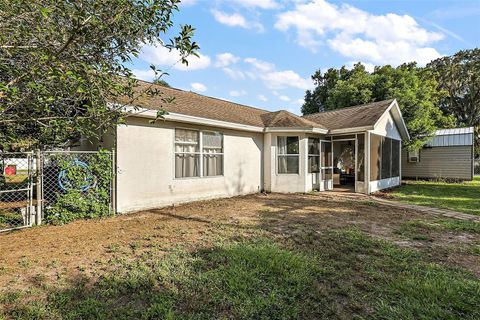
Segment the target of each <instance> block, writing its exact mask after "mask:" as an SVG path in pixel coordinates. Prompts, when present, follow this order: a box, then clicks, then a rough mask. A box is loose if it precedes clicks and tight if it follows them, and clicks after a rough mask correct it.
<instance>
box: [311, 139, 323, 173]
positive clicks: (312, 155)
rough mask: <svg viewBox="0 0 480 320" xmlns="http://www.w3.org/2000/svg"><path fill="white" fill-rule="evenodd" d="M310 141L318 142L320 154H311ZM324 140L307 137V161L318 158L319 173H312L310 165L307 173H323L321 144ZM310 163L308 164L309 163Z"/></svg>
mask: <svg viewBox="0 0 480 320" xmlns="http://www.w3.org/2000/svg"><path fill="white" fill-rule="evenodd" d="M310 139H312V140H314V139H316V140H318V145H317V148H318V154H314V153H310ZM321 141H322V139H320V137H307V160H308V159H310V157H316V158H318V172H310V165H309V166H308V168H307V173H321V171H322V162H321V161H322V159H321V154H322V150H321V147H322V146H321V145H322V143H321ZM307 163H308V162H307Z"/></svg>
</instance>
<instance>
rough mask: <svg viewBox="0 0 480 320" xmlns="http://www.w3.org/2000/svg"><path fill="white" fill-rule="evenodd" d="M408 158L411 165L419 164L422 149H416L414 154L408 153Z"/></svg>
mask: <svg viewBox="0 0 480 320" xmlns="http://www.w3.org/2000/svg"><path fill="white" fill-rule="evenodd" d="M407 156H408V162H409V163H418V162H420V149H415V150H414V151H413V152H412V151H408V152H407Z"/></svg>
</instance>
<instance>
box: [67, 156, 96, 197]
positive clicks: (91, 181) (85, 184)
mask: <svg viewBox="0 0 480 320" xmlns="http://www.w3.org/2000/svg"><path fill="white" fill-rule="evenodd" d="M71 166H72V167H74V166H75V167H81V168H82V169H83V170H85V172H86V178H85V179H84V181H82V184H81V185H79V186H76V187H74V186H72V183H71V182H70V180H69V178H68V174H67V170H66V169H64V170H62V171H60V173H59V174H58V186H59V187H60V189H62V190H64V191H67V190H70V189H77V190H79V191H81V192H85V191H88V190H89V189H91V188H95V186H96V184H97V181H96V179H95V176H94V175H93V174H92V172H91V171H90V169H89V168H88V164H87V163H85V162H83V161H80V160H78V159H75V160H73V161H72V165H71Z"/></svg>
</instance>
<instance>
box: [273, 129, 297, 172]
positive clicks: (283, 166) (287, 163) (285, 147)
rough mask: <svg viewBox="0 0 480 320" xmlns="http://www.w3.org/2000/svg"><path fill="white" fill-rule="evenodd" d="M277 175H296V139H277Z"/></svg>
mask: <svg viewBox="0 0 480 320" xmlns="http://www.w3.org/2000/svg"><path fill="white" fill-rule="evenodd" d="M277 149H278V152H277V153H278V161H277V162H278V173H280V174H282V173H283V174H288V173H296V174H298V171H299V170H298V169H299V168H298V165H299V162H300V161H299V141H298V137H277Z"/></svg>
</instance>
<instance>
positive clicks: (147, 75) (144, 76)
mask: <svg viewBox="0 0 480 320" xmlns="http://www.w3.org/2000/svg"><path fill="white" fill-rule="evenodd" d="M132 73H133V75H134V76H135V78H137V79H141V80H145V81H152V80H153V78H154V77H155V73H154V72H153V70H152V69H145V70H142V69H132Z"/></svg>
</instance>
